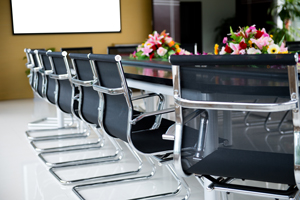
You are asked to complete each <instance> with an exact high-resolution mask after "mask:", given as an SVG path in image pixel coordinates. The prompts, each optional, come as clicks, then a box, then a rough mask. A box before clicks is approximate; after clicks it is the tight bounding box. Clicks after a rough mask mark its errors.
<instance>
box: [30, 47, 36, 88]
mask: <svg viewBox="0 0 300 200" xmlns="http://www.w3.org/2000/svg"><path fill="white" fill-rule="evenodd" d="M28 55H29V58H30V60H31V67H30V68H31V73H32V76H31V88H32V89H33V90H34V91H35V92H36V91H37V88H36V86H37V83H36V81H37V78H36V76H37V74H36V73H35V72H34V70H33V69H34V68H36V67H38V60H37V56H36V54H35V52H34V50H31V49H30V50H29V52H28Z"/></svg>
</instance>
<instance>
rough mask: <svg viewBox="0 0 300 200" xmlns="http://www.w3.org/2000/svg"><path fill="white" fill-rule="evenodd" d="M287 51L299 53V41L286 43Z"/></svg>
mask: <svg viewBox="0 0 300 200" xmlns="http://www.w3.org/2000/svg"><path fill="white" fill-rule="evenodd" d="M286 46H287V47H288V50H289V51H297V52H299V51H300V41H293V42H286Z"/></svg>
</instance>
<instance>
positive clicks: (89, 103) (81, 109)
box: [50, 53, 123, 184]
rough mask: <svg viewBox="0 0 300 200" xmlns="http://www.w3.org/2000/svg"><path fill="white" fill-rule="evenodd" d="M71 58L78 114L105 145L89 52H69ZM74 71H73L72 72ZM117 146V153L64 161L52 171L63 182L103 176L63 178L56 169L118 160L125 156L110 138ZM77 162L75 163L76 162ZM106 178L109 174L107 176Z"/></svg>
mask: <svg viewBox="0 0 300 200" xmlns="http://www.w3.org/2000/svg"><path fill="white" fill-rule="evenodd" d="M69 57H70V59H71V63H72V67H71V68H69V69H67V70H68V74H70V75H71V78H69V79H70V81H71V83H72V84H73V85H74V86H75V87H77V88H78V92H79V93H78V102H79V106H78V115H79V116H80V118H81V120H82V121H83V122H84V123H85V124H86V125H87V126H89V127H90V128H91V129H92V130H94V132H95V133H96V134H97V135H98V137H99V138H102V140H101V145H99V147H102V146H103V145H104V136H103V135H102V132H101V130H100V129H101V127H99V125H98V113H99V112H101V111H100V110H98V108H99V107H100V105H101V102H100V100H99V96H98V92H96V91H94V90H93V87H92V86H93V82H94V79H93V78H94V76H93V73H92V69H91V65H90V62H89V59H88V54H77V53H71V54H69ZM71 71H72V73H71ZM108 139H109V140H110V142H111V143H112V144H113V146H114V148H115V153H114V154H111V155H105V156H100V157H95V158H88V159H82V160H77V161H70V162H64V163H63V165H60V166H56V167H52V168H51V169H50V172H51V173H52V174H53V175H54V176H55V177H56V178H57V179H58V180H59V181H60V182H61V183H63V184H72V183H74V182H75V183H77V182H81V181H82V182H84V181H89V180H94V179H99V178H102V177H101V176H99V177H87V178H81V179H80V180H76V179H75V180H63V179H62V178H61V177H60V176H59V175H58V174H57V173H56V170H59V169H61V168H66V167H67V168H70V167H72V166H75V167H78V166H79V165H87V164H95V163H106V162H116V161H119V160H120V159H121V158H122V157H123V152H122V148H121V147H120V145H119V144H118V142H116V141H115V140H114V139H112V138H110V137H109V138H108ZM74 163H75V164H74ZM105 177H106V178H107V177H108V176H105Z"/></svg>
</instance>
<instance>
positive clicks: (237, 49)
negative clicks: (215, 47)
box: [229, 43, 240, 55]
mask: <svg viewBox="0 0 300 200" xmlns="http://www.w3.org/2000/svg"><path fill="white" fill-rule="evenodd" d="M229 46H230V48H231V49H232V50H233V52H232V53H231V54H237V55H238V54H239V52H240V44H233V43H229Z"/></svg>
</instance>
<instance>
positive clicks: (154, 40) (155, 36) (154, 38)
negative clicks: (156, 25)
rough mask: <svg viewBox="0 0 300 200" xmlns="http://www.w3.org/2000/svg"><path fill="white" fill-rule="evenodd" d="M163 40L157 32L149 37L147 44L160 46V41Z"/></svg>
mask: <svg viewBox="0 0 300 200" xmlns="http://www.w3.org/2000/svg"><path fill="white" fill-rule="evenodd" d="M162 38H164V36H163V35H159V34H158V33H157V31H154V33H153V35H151V34H150V35H149V40H148V41H149V42H150V43H153V44H161V41H160V40H161V39H162Z"/></svg>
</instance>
